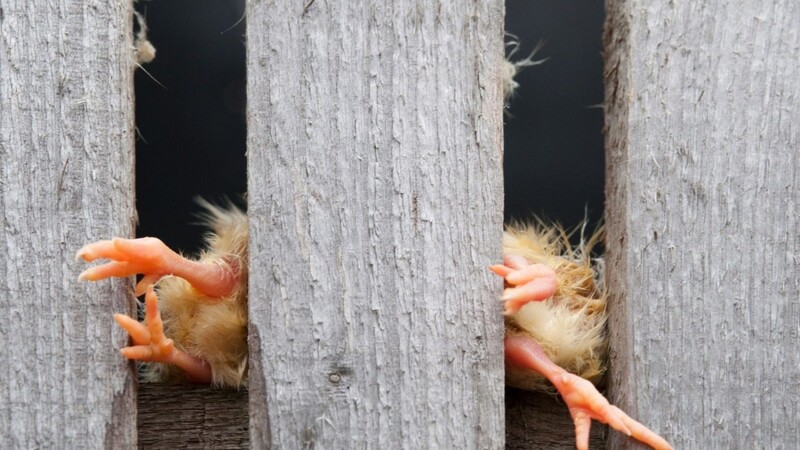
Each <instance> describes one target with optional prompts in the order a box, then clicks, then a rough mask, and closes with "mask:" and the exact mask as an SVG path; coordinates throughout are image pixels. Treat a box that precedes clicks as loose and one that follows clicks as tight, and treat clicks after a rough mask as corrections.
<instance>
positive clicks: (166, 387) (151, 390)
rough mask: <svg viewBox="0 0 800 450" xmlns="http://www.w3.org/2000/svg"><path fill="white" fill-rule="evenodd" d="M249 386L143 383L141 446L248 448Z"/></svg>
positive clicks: (139, 426) (139, 416) (157, 447)
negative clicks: (217, 386) (237, 389)
mask: <svg viewBox="0 0 800 450" xmlns="http://www.w3.org/2000/svg"><path fill="white" fill-rule="evenodd" d="M247 398H248V396H247V390H244V389H243V390H240V391H232V390H221V389H215V388H212V387H210V386H186V385H175V384H163V383H142V384H140V385H139V396H138V400H139V411H138V413H139V414H138V429H139V448H140V449H184V448H207V449H220V450H221V449H240V448H248V443H249V441H250V429H249V426H248V415H247Z"/></svg>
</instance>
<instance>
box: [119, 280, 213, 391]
mask: <svg viewBox="0 0 800 450" xmlns="http://www.w3.org/2000/svg"><path fill="white" fill-rule="evenodd" d="M114 320H116V321H117V323H118V324H119V326H121V327H122V328H123V329H125V331H127V332H128V334H130V335H131V340H132V341H133V344H134V345H133V346H130V347H125V348H123V349H121V350H120V353H122V356H124V357H126V358H128V359H135V360H139V361H148V362H160V363H166V364H174V365H176V366H178V367H179V368H180V369H181V370H183V373H184V374H185V375H186V378H187V379H188V380H189V381H192V382H195V383H206V384H208V383H211V380H212V374H211V368H210V367H209V366H208V364H206V362H205V361H203V360H202V359H200V358H197V357H195V356H192V355H190V354H188V353H186V352H184V351H181V350H179V349H176V348H175V344H174V343H173V342H172V339H167V337H166V336H165V335H164V323H163V322H162V320H161V313H160V312H159V311H158V296H157V295H156V293H155V290H154V289H153V286H149V287H147V294H146V295H145V318H144V323H140V322H137V321H136V320H134V319H132V318H130V317H128V316H126V315H124V314H114Z"/></svg>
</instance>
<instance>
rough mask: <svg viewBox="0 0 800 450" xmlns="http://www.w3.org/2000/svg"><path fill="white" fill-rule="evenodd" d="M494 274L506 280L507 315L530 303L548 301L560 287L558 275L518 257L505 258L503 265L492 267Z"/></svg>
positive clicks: (504, 291) (504, 293) (543, 266)
mask: <svg viewBox="0 0 800 450" xmlns="http://www.w3.org/2000/svg"><path fill="white" fill-rule="evenodd" d="M489 269H491V271H492V272H494V273H496V274H497V275H500V276H501V277H503V278H504V279H505V283H506V288H505V289H504V290H503V297H502V298H501V299H502V300H503V301H504V302H505V314H506V315H510V314H515V313H517V312H518V311H519V310H520V309H521V308H522V307H523V306H525V305H526V304H528V302H536V301H542V300H547V299H548V298H550V297H552V296H553V294H554V293H555V292H556V288H557V287H558V282H557V280H556V273H555V272H554V271H553V269H551V268H549V267H547V266H545V265H543V264H531V263H530V262H528V260H526V259H525V258H523V257H521V256H517V255H505V256H503V264H497V265H494V266H490V267H489Z"/></svg>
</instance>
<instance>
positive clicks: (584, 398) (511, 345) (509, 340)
mask: <svg viewBox="0 0 800 450" xmlns="http://www.w3.org/2000/svg"><path fill="white" fill-rule="evenodd" d="M505 350H506V364H511V365H514V366H516V367H518V368H523V369H529V370H535V371H536V372H539V373H541V374H542V375H544V376H545V377H546V378H547V379H548V380H550V382H551V383H553V385H554V386H555V387H556V389H557V390H558V392H559V393H560V394H561V397H562V398H563V399H564V402H565V403H566V404H567V407H568V408H569V413H570V415H571V416H572V419H573V420H574V421H575V442H576V446H577V448H578V450H587V449H588V448H589V428H590V427H591V425H592V419H594V420H598V421H600V422H603V423H607V424H609V425H610V426H611V427H612V428H614V429H615V430H617V431H621V432H623V433H625V434H626V435H628V436H631V437H633V438H635V439H638V440H639V441H641V442H643V443H645V444H647V445H649V446H651V447H653V448H654V449H656V450H671V449H672V447H671V446H670V445H669V444H668V443H667V441H666V440H664V438H662V437H661V436H659V435H657V434H656V433H654V432H653V431H651V430H649V429H648V428H647V427H645V426H644V425H642V424H641V423H639V422H637V421H635V420H633V419H632V418H631V417H630V416H628V415H627V414H625V413H624V412H623V411H622V410H621V409H619V408H617V407H616V406H614V405H612V404H610V403H609V402H608V400H606V398H605V397H603V394H601V393H600V392H598V391H597V388H595V387H594V385H593V384H592V383H590V382H589V381H587V380H584V379H583V378H581V377H579V376H577V375H574V374H571V373H569V372H567V371H566V370H564V369H562V368H561V367H559V366H557V365H556V364H555V363H553V362H552V361H550V359H549V358H548V357H547V356H546V355H545V354H544V351H543V350H542V348H541V346H539V344H538V343H537V342H536V341H535V340H533V339H531V338H528V337H524V336H508V337H506V339H505Z"/></svg>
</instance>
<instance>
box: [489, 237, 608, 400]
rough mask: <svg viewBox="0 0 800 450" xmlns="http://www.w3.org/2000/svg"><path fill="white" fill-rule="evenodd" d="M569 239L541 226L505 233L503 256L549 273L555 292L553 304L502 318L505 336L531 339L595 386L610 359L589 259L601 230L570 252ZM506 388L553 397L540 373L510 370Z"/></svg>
mask: <svg viewBox="0 0 800 450" xmlns="http://www.w3.org/2000/svg"><path fill="white" fill-rule="evenodd" d="M569 237H570V235H569V233H567V232H566V231H564V230H563V229H561V228H559V227H547V226H544V225H543V224H542V223H535V224H528V225H521V224H514V225H511V226H509V227H508V228H507V229H506V232H505V234H504V237H503V251H504V253H506V254H513V255H519V256H522V257H524V258H525V259H527V260H528V261H530V262H531V263H539V264H544V265H546V266H548V267H550V268H552V269H553V270H554V271H555V273H556V277H557V282H558V287H557V288H556V293H555V294H554V295H553V298H551V299H548V300H545V301H541V302H531V303H528V304H527V305H525V306H524V307H523V308H522V309H520V311H519V312H517V313H516V314H514V315H511V316H508V317H507V318H506V334H507V335H524V336H528V337H531V338H533V339H535V340H536V341H537V342H538V343H539V344H540V345H541V347H542V349H543V350H544V352H545V354H546V355H547V356H548V357H549V358H550V359H551V360H552V361H553V362H554V363H556V364H558V365H559V366H561V367H563V368H564V369H566V370H567V371H569V372H572V373H575V374H577V375H579V376H581V377H583V378H586V379H588V380H589V381H592V382H593V383H595V384H596V383H598V382H599V381H600V379H601V378H602V376H603V373H604V372H605V360H606V357H607V354H608V337H607V334H606V331H605V324H606V297H607V296H606V292H605V289H604V287H603V286H602V282H601V278H600V277H599V276H598V274H597V270H596V267H597V266H598V265H599V264H601V262H599V261H598V260H597V259H593V258H592V255H591V251H592V247H593V246H594V245H596V244H597V243H598V242H599V241H600V240H601V239H602V230H601V231H598V232H597V233H595V234H594V235H592V236H591V237H590V238H589V239H588V240H584V239H583V236H581V238H582V239H581V242H580V243H579V244H578V245H577V246H574V247H573V246H572V245H571V244H570V242H569ZM506 382H507V383H508V384H509V385H511V386H514V387H518V388H522V389H528V390H539V391H551V390H552V387H551V385H550V383H549V382H548V381H547V380H546V379H545V378H544V377H543V376H542V375H540V374H539V373H537V372H533V371H522V370H516V369H513V368H510V369H509V370H507V372H506Z"/></svg>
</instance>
